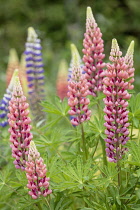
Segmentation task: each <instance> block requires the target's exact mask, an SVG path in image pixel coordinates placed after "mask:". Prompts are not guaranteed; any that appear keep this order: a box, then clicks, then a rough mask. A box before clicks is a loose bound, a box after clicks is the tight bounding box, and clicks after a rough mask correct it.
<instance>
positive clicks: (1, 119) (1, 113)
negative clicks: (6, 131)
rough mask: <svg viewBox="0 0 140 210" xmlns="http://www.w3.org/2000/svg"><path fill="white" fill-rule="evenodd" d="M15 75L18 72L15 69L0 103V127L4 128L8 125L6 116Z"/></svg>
mask: <svg viewBox="0 0 140 210" xmlns="http://www.w3.org/2000/svg"><path fill="white" fill-rule="evenodd" d="M17 74H18V70H17V69H16V70H15V71H14V73H13V76H12V78H11V81H10V84H9V86H8V88H7V89H6V93H5V94H4V96H3V99H2V100H1V101H0V126H1V127H5V126H7V125H8V119H7V114H8V112H9V109H8V106H9V101H10V99H11V97H12V91H13V85H14V80H15V77H16V76H17Z"/></svg>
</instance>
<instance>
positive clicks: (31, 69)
mask: <svg viewBox="0 0 140 210" xmlns="http://www.w3.org/2000/svg"><path fill="white" fill-rule="evenodd" d="M41 49H42V47H41V44H40V39H38V37H37V34H36V32H35V31H34V29H33V28H32V27H29V29H28V38H27V43H26V50H25V55H26V69H27V70H26V73H27V81H28V88H29V92H28V93H29V95H30V94H32V93H36V94H37V95H38V97H39V98H40V99H44V69H43V66H44V65H43V62H42V53H41ZM42 93H43V94H42Z"/></svg>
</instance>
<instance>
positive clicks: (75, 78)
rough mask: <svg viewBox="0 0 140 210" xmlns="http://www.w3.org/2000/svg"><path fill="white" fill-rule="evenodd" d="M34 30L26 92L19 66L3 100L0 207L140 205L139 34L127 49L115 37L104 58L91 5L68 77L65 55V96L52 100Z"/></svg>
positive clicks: (92, 209) (98, 209)
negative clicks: (136, 47) (136, 43)
mask: <svg viewBox="0 0 140 210" xmlns="http://www.w3.org/2000/svg"><path fill="white" fill-rule="evenodd" d="M28 32H29V33H28V39H27V43H26V50H25V55H26V56H25V65H26V66H25V68H22V71H23V69H24V70H26V78H27V86H28V90H29V91H28V94H27V91H25V90H24V87H25V84H26V83H24V85H23V83H22V81H23V80H24V78H23V75H25V74H24V73H23V74H21V73H20V71H21V69H20V68H19V73H18V70H15V71H14V73H13V76H12V79H11V81H10V83H9V86H8V89H7V90H6V94H4V97H3V99H2V101H1V104H0V119H1V120H2V122H1V124H0V126H1V127H2V130H1V143H0V148H1V151H0V156H1V160H0V164H1V165H0V208H1V209H3V210H6V209H17V207H18V208H19V209H25V210H26V209H30V210H33V209H40V210H41V209H48V210H115V209H116V210H131V209H139V208H140V189H139V187H140V152H139V151H140V108H139V104H140V93H138V94H137V95H135V92H134V90H133V88H134V85H133V82H134V71H135V69H134V67H133V53H134V41H132V42H131V43H130V46H129V47H128V50H127V53H126V55H125V56H123V55H122V52H121V50H120V48H119V45H118V43H117V40H116V39H113V40H112V46H111V52H110V56H109V62H108V63H107V62H105V60H104V58H105V55H104V54H103V52H104V42H103V39H102V33H101V31H100V28H99V26H98V25H97V23H96V21H95V19H94V17H93V14H92V11H91V8H90V7H88V8H87V19H86V32H85V34H84V40H83V46H84V49H83V59H82V60H81V58H80V54H79V52H78V50H77V48H76V46H75V45H74V44H72V45H71V51H72V59H71V62H70V67H69V69H67V77H66V71H65V70H66V68H67V64H66V63H65V61H64V60H63V61H62V62H61V65H60V68H62V70H61V69H59V71H60V72H59V73H58V81H57V82H56V87H57V88H58V90H57V93H58V95H59V97H58V96H52V97H50V98H49V99H48V98H46V96H45V94H44V90H45V82H44V69H43V61H42V54H41V45H40V40H39V39H38V38H37V34H36V33H35V31H34V29H33V28H31V27H30V28H29V31H28ZM106 57H107V55H106ZM12 71H13V70H12ZM63 72H64V73H63ZM21 75H22V76H21ZM8 80H9V77H8ZM61 80H62V83H61ZM66 93H67V94H66ZM26 94H27V97H26V96H25V95H26ZM30 111H31V113H32V115H31V114H30ZM29 115H30V116H29ZM7 118H8V119H7ZM8 126H9V129H8ZM7 130H8V131H9V134H10V137H9V134H8V133H7ZM8 138H9V139H10V144H11V145H10V146H9V144H8V141H7V140H8ZM10 147H11V149H12V157H11V149H10ZM37 148H38V150H39V152H38V150H37ZM40 154H41V155H40ZM13 158H14V159H15V160H14V162H13V163H14V164H12V161H13ZM14 166H15V167H14ZM46 172H47V176H46ZM48 176H49V177H50V178H49V177H48Z"/></svg>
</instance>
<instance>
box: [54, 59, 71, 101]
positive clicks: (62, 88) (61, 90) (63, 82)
mask: <svg viewBox="0 0 140 210" xmlns="http://www.w3.org/2000/svg"><path fill="white" fill-rule="evenodd" d="M67 70H68V65H67V62H66V61H65V60H62V61H61V62H60V65H59V69H58V75H57V81H56V89H57V95H58V96H59V98H60V99H61V100H63V99H64V97H66V96H67V92H68V81H67V77H68V72H67Z"/></svg>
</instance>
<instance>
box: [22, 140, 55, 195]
mask: <svg viewBox="0 0 140 210" xmlns="http://www.w3.org/2000/svg"><path fill="white" fill-rule="evenodd" d="M25 171H26V176H27V179H28V184H27V187H28V188H29V189H30V191H29V195H31V197H32V198H33V199H37V198H38V197H40V196H41V195H43V196H44V197H46V196H47V195H49V194H51V193H52V190H49V180H50V178H47V177H46V172H47V169H46V165H45V164H44V161H43V159H42V158H41V157H40V153H39V152H38V151H37V149H36V146H35V144H34V142H33V141H31V143H30V147H29V154H28V161H27V162H26V168H25Z"/></svg>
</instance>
